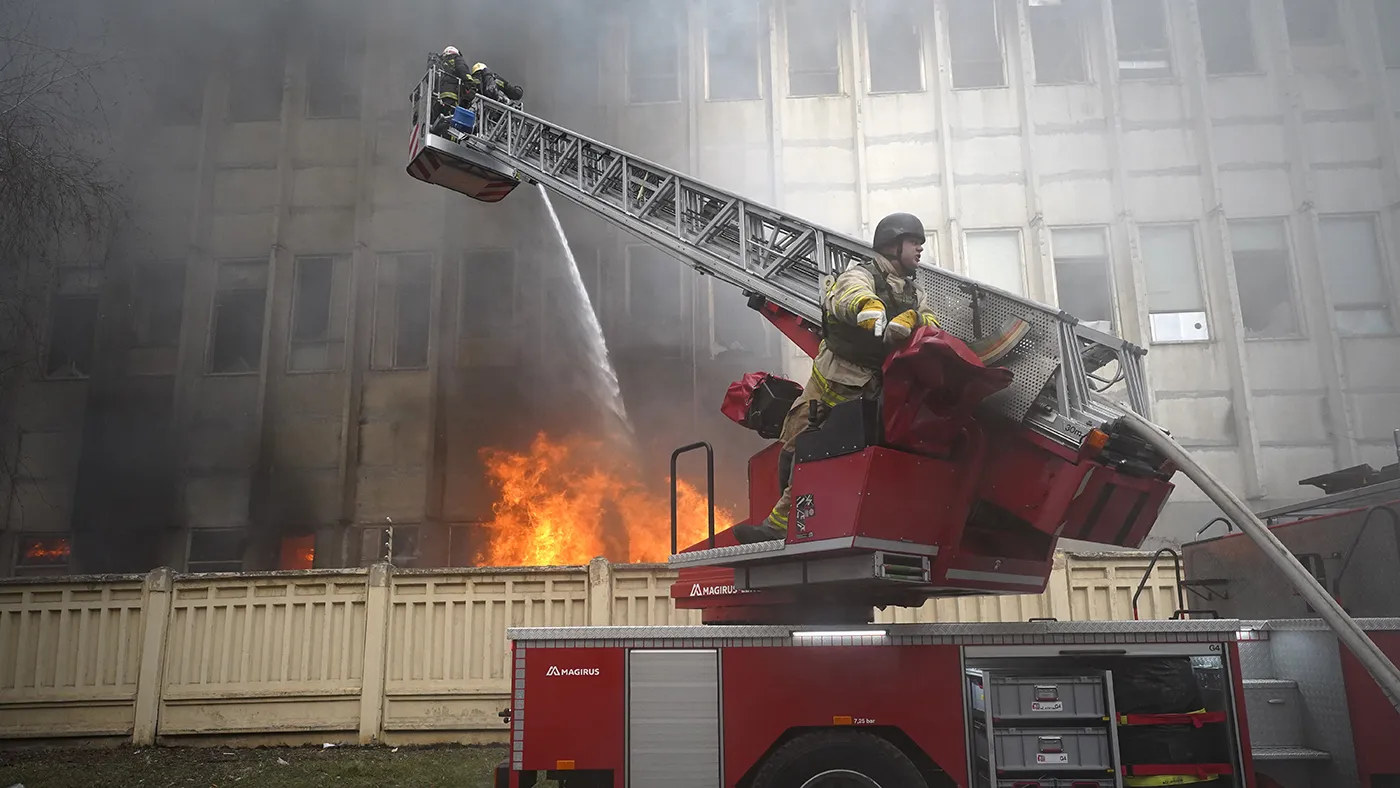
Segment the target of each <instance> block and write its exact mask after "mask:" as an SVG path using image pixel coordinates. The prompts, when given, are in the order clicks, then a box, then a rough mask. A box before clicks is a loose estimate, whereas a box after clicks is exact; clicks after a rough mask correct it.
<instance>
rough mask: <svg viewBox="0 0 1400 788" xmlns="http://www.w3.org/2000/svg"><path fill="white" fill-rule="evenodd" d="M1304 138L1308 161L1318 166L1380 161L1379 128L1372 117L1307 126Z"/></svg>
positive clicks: (1304, 129)
mask: <svg viewBox="0 0 1400 788" xmlns="http://www.w3.org/2000/svg"><path fill="white" fill-rule="evenodd" d="M1303 136H1304V142H1305V145H1306V146H1307V155H1308V160H1309V161H1311V162H1312V163H1313V165H1314V166H1317V165H1318V164H1325V163H1328V162H1368V161H1373V160H1379V159H1380V155H1381V154H1380V147H1379V146H1378V145H1377V141H1376V126H1375V123H1374V122H1373V121H1372V120H1370V119H1369V118H1367V119H1365V120H1356V121H1336V122H1314V123H1305V124H1303Z"/></svg>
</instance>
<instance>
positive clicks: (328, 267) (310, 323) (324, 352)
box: [287, 257, 350, 372]
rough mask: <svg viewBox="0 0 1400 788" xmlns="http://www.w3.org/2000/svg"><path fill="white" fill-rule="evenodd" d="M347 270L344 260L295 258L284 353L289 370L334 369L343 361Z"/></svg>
mask: <svg viewBox="0 0 1400 788" xmlns="http://www.w3.org/2000/svg"><path fill="white" fill-rule="evenodd" d="M349 269H350V265H349V261H348V260H337V259H336V258H334V257H298V258H297V260H296V282H295V284H294V285H293V287H294V288H295V289H294V292H293V294H292V334H291V340H290V341H291V347H290V349H289V352H288V354H287V368H288V369H289V370H291V371H292V372H321V371H326V370H336V369H340V368H341V366H342V365H343V364H344V358H345V319H346V314H347V312H348V311H349V310H348V309H347V304H346V299H347V298H348V293H347V291H348V290H349V286H348V284H349V283H348V282H346V281H345V280H346V278H347V276H348V274H349Z"/></svg>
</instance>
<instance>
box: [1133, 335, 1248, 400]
mask: <svg viewBox="0 0 1400 788" xmlns="http://www.w3.org/2000/svg"><path fill="white" fill-rule="evenodd" d="M1222 355H1223V354H1221V353H1218V352H1216V348H1215V347H1214V345H1211V344H1205V343H1200V344H1197V343H1192V344H1180V345H1152V346H1151V347H1149V348H1148V349H1147V380H1148V385H1150V386H1151V387H1152V388H1153V389H1154V390H1159V391H1173V392H1177V391H1197V390H1204V391H1225V390H1227V389H1228V388H1229V387H1230V376H1229V370H1228V369H1227V367H1226V365H1225V362H1224V361H1223V360H1222V358H1221V356H1222Z"/></svg>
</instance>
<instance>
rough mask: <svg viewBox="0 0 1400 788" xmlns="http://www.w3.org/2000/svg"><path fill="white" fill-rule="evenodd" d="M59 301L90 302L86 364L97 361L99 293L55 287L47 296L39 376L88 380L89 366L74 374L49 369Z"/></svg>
mask: <svg viewBox="0 0 1400 788" xmlns="http://www.w3.org/2000/svg"><path fill="white" fill-rule="evenodd" d="M59 301H84V302H90V303H91V304H92V334H91V335H90V336H89V337H88V340H87V341H88V353H89V357H88V366H89V367H92V366H94V365H96V363H97V335H98V333H99V332H100V331H101V326H100V325H99V323H100V322H101V319H102V309H101V296H100V294H99V293H98V292H96V291H91V292H86V291H79V292H70V293H65V292H63V291H62V289H61V288H60V289H56V290H55V291H54V292H53V293H52V294H51V295H50V296H49V307H48V312H47V314H46V316H45V317H46V319H45V321H44V328H43V332H44V334H43V336H44V344H43V355H42V358H41V359H40V361H41V364H42V366H41V367H40V368H39V375H40V378H41V379H43V380H45V381H50V382H61V381H67V380H89V379H91V378H92V372H93V370H92V369H91V368H89V369H88V370H87V371H82V370H79V371H78V372H77V374H74V375H58V374H54V371H53V370H51V369H50V368H49V367H50V364H51V363H52V361H53V348H54V334H55V332H54V326H55V322H54V321H55V318H56V317H57V311H58V302H59Z"/></svg>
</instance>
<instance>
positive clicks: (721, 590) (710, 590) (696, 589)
mask: <svg viewBox="0 0 1400 788" xmlns="http://www.w3.org/2000/svg"><path fill="white" fill-rule="evenodd" d="M737 593H739V589H737V588H735V587H734V586H732V585H731V586H702V585H700V584H699V583H696V584H695V585H693V586H691V587H690V595H691V596H721V595H723V594H737Z"/></svg>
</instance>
